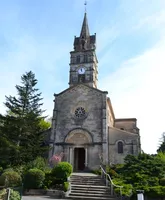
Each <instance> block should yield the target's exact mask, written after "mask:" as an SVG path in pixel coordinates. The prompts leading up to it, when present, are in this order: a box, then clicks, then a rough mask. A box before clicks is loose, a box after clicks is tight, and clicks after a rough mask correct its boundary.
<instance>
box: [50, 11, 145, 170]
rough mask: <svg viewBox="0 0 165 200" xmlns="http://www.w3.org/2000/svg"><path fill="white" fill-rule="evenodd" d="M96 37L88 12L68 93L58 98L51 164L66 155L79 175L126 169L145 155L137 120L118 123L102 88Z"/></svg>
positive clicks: (75, 52)
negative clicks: (129, 160) (128, 160)
mask: <svg viewBox="0 0 165 200" xmlns="http://www.w3.org/2000/svg"><path fill="white" fill-rule="evenodd" d="M97 82H98V59H97V56H96V34H94V35H90V32H89V26H88V20H87V14H86V12H85V14H84V19H83V23H82V28H81V32H80V36H79V37H75V38H74V49H73V51H71V52H70V71H69V87H68V88H67V89H66V90H64V91H62V92H60V93H59V94H54V97H55V99H54V109H53V118H52V127H51V129H50V138H49V145H50V147H51V148H50V151H49V158H51V157H52V156H53V155H63V156H62V161H67V162H69V163H71V164H72V166H73V169H74V171H83V170H93V169H98V168H99V166H100V164H104V165H105V164H117V163H123V162H124V158H125V156H126V155H128V154H132V155H137V154H138V153H139V152H140V151H141V145H140V135H139V128H138V127H137V120H136V118H122V119H116V118H115V114H114V111H113V107H112V104H111V100H110V98H109V97H108V92H107V91H102V90H100V89H99V88H98V87H97Z"/></svg>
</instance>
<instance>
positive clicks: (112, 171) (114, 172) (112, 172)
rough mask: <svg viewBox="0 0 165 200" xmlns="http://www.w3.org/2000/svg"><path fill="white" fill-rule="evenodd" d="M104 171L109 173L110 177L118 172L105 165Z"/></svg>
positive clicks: (115, 175)
mask: <svg viewBox="0 0 165 200" xmlns="http://www.w3.org/2000/svg"><path fill="white" fill-rule="evenodd" d="M106 172H107V174H109V175H110V177H111V178H113V177H114V178H115V177H118V174H117V173H116V171H115V170H114V169H112V168H111V167H109V166H107V167H106Z"/></svg>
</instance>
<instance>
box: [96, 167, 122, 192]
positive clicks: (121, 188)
mask: <svg viewBox="0 0 165 200" xmlns="http://www.w3.org/2000/svg"><path fill="white" fill-rule="evenodd" d="M100 168H101V170H102V172H103V173H104V174H105V175H106V176H108V178H109V180H110V182H111V184H112V186H114V187H118V188H120V195H121V196H122V191H121V189H122V188H123V186H120V185H116V184H114V183H113V181H112V179H111V177H110V175H109V174H107V173H106V172H105V170H104V169H103V168H102V166H101V165H100ZM111 194H112V188H111Z"/></svg>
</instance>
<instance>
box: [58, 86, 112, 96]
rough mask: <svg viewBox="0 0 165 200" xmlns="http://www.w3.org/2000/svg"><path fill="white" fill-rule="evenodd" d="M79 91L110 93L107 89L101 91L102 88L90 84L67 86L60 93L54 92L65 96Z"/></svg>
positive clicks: (98, 93)
mask: <svg viewBox="0 0 165 200" xmlns="http://www.w3.org/2000/svg"><path fill="white" fill-rule="evenodd" d="M78 91H80V92H84V94H85V93H87V92H93V93H95V94H97V95H100V94H108V92H107V91H101V90H98V89H96V88H93V87H90V86H88V85H85V84H77V85H75V86H72V87H69V88H67V89H66V90H64V91H62V92H60V93H59V94H54V96H55V97H58V96H63V95H66V94H71V93H74V92H78Z"/></svg>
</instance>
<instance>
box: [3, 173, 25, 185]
mask: <svg viewBox="0 0 165 200" xmlns="http://www.w3.org/2000/svg"><path fill="white" fill-rule="evenodd" d="M1 176H2V177H4V179H5V186H6V187H16V186H20V185H22V178H21V176H20V175H19V174H18V173H17V172H15V171H6V172H4V173H3V174H2V175H1ZM2 179H3V178H2Z"/></svg>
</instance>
